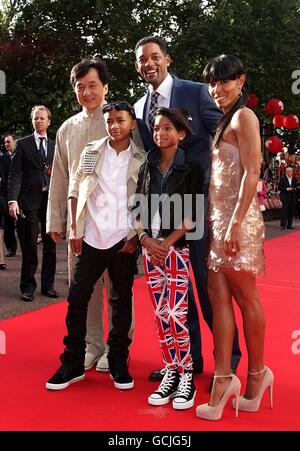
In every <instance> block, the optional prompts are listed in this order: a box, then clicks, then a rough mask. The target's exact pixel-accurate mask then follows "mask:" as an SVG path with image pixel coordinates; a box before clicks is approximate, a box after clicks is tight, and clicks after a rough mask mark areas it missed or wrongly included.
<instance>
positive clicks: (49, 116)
mask: <svg viewBox="0 0 300 451" xmlns="http://www.w3.org/2000/svg"><path fill="white" fill-rule="evenodd" d="M38 110H44V111H46V113H47V114H48V119H49V121H51V112H50V110H49V109H48V108H47V107H46V106H45V105H34V107H32V109H31V119H33V116H34V113H35V112H36V111H38Z"/></svg>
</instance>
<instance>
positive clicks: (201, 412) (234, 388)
mask: <svg viewBox="0 0 300 451" xmlns="http://www.w3.org/2000/svg"><path fill="white" fill-rule="evenodd" d="M217 377H231V381H230V384H229V385H228V387H227V388H226V390H225V392H224V394H223V396H222V398H221V399H220V401H219V402H218V404H217V405H216V406H210V405H209V404H208V403H206V404H201V405H199V406H198V407H197V408H196V415H197V417H199V418H203V419H204V420H219V419H220V418H221V417H222V414H223V410H224V407H225V406H226V403H227V401H228V400H229V399H230V398H231V396H235V400H236V409H235V416H236V417H238V415H239V412H238V405H239V394H240V390H241V382H240V380H239V378H238V377H236V375H235V374H227V375H225V376H221V375H215V376H214V378H217Z"/></svg>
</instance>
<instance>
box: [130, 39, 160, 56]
mask: <svg viewBox="0 0 300 451" xmlns="http://www.w3.org/2000/svg"><path fill="white" fill-rule="evenodd" d="M150 42H153V43H154V44H157V45H158V46H159V48H160V50H161V51H162V53H163V54H164V55H167V54H168V50H167V45H166V43H165V41H164V40H163V39H161V38H160V37H158V36H146V37H145V38H142V39H140V40H139V41H138V42H137V44H136V46H135V49H134V52H135V54H136V52H137V50H138V49H139V47H141V46H142V45H146V44H149V43H150Z"/></svg>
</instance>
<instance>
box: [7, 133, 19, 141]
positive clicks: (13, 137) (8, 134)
mask: <svg viewBox="0 0 300 451" xmlns="http://www.w3.org/2000/svg"><path fill="white" fill-rule="evenodd" d="M8 136H11V137H12V139H13V140H14V141H15V140H16V137H15V135H14V134H13V133H10V132H7V133H4V139H5V138H7V137H8Z"/></svg>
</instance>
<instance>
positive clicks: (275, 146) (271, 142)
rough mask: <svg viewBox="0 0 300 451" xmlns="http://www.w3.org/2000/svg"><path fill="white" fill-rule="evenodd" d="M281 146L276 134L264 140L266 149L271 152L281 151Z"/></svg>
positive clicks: (281, 143)
mask: <svg viewBox="0 0 300 451" xmlns="http://www.w3.org/2000/svg"><path fill="white" fill-rule="evenodd" d="M282 148H283V142H282V141H281V139H279V138H278V136H270V137H269V138H268V139H267V140H266V149H267V150H268V151H269V152H271V153H277V152H281V151H282Z"/></svg>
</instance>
